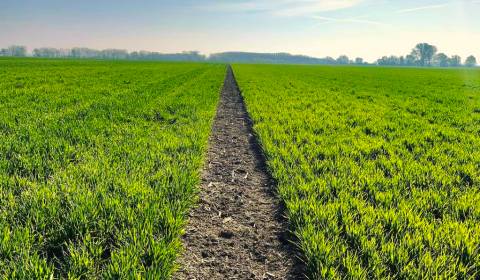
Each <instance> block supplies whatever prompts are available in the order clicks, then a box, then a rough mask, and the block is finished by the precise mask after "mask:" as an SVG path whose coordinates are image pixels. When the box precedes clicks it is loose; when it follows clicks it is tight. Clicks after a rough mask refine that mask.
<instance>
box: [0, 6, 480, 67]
mask: <svg viewBox="0 0 480 280" xmlns="http://www.w3.org/2000/svg"><path fill="white" fill-rule="evenodd" d="M417 42H429V43H432V44H434V45H436V46H437V47H438V48H439V51H443V52H446V53H447V54H449V55H452V54H459V55H461V56H462V58H465V57H466V56H467V55H470V54H474V55H476V56H477V58H480V0H453V1H448V0H443V1H437V0H415V1H414V0H401V1H400V0H398V1H397V0H395V1H391V0H231V1H219V0H197V1H194V0H176V1H174V0H77V1H69V0H0V46H1V47H6V46H7V45H10V44H22V45H26V46H28V47H29V48H30V49H32V48H34V47H47V46H51V47H63V48H69V47H74V46H84V47H91V48H98V49H102V48H122V49H128V50H150V51H160V52H177V51H183V50H198V51H200V52H202V53H207V54H208V53H213V52H220V51H255V52H290V53H294V54H306V55H312V56H317V57H324V56H327V55H328V56H333V57H337V56H338V55H340V54H346V55H348V56H350V57H352V58H354V57H356V56H361V57H364V58H365V59H367V60H369V61H372V60H374V59H377V58H378V57H380V56H382V55H390V54H395V55H401V54H406V53H408V52H409V51H410V49H411V48H412V47H413V46H414V45H415V43H417Z"/></svg>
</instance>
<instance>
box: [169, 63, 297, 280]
mask: <svg viewBox="0 0 480 280" xmlns="http://www.w3.org/2000/svg"><path fill="white" fill-rule="evenodd" d="M278 205H279V200H278V199H277V198H276V197H275V195H274V183H273V181H272V179H271V178H270V177H269V175H268V173H267V172H266V169H265V160H264V158H263V156H262V153H261V151H260V149H259V145H258V142H257V140H256V138H255V137H254V135H253V130H252V123H251V121H250V118H249V117H248V114H247V112H246V110H245V105H244V102H243V98H242V96H241V94H240V91H239V89H238V85H237V82H236V81H235V77H234V75H233V72H232V69H231V67H228V69H227V74H226V77H225V83H224V85H223V89H222V93H221V99H220V103H219V105H218V108H217V115H216V117H215V121H214V124H213V130H212V134H211V136H210V141H209V150H208V155H207V164H206V166H205V168H204V170H203V173H202V182H201V186H200V199H199V202H198V207H197V208H195V209H193V210H192V211H191V213H190V219H189V224H188V226H187V229H186V233H185V235H184V237H183V243H184V246H185V253H184V255H183V256H182V257H181V258H180V259H179V265H180V270H179V271H178V272H177V273H176V275H175V276H174V279H179V280H180V279H181V280H184V279H188V280H192V279H195V280H217V279H222V280H223V279H299V277H297V276H296V275H300V274H299V272H298V271H295V269H297V270H298V265H295V262H296V261H295V259H296V258H295V256H294V254H292V248H291V247H292V245H290V244H289V242H288V241H287V240H288V238H287V234H286V232H287V230H286V226H285V222H284V221H283V219H282V214H281V212H282V211H280V210H279V207H278Z"/></svg>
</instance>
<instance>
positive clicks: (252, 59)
mask: <svg viewBox="0 0 480 280" xmlns="http://www.w3.org/2000/svg"><path fill="white" fill-rule="evenodd" d="M0 56H13V57H25V56H33V57H43V58H90V59H129V60H164V61H211V62H244V63H273V64H325V65H335V64H336V65H349V64H353V65H372V64H369V63H367V62H365V61H364V60H363V58H361V57H357V58H355V59H353V60H351V59H350V58H349V57H348V56H346V55H341V56H339V57H338V58H336V59H335V58H333V57H325V58H316V57H310V56H305V55H292V54H289V53H251V52H223V53H216V54H212V55H210V56H208V57H207V56H205V55H203V54H200V53H199V52H195V51H193V52H182V53H173V54H164V53H159V52H149V51H134V52H128V51H127V50H122V49H106V50H95V49H90V48H72V49H57V48H36V49H33V51H32V53H31V54H30V53H28V52H27V48H26V47H25V46H16V45H14V46H10V47H8V48H5V49H0ZM373 65H391V66H417V67H431V66H434V67H460V66H466V67H474V66H476V65H477V60H476V58H475V57H474V56H473V55H471V56H469V57H467V58H466V59H465V61H464V62H462V59H461V57H460V56H458V55H452V56H447V55H446V54H444V53H438V51H437V47H435V46H433V45H430V44H428V43H419V44H417V45H416V46H415V47H414V48H413V49H412V51H411V52H410V54H407V55H405V56H393V55H392V56H384V57H382V58H380V59H378V60H377V61H376V62H375V63H373Z"/></svg>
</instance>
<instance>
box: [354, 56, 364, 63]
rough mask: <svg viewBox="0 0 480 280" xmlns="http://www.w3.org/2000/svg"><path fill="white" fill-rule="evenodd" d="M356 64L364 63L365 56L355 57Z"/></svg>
mask: <svg viewBox="0 0 480 280" xmlns="http://www.w3.org/2000/svg"><path fill="white" fill-rule="evenodd" d="M355 64H363V58H361V57H357V58H355Z"/></svg>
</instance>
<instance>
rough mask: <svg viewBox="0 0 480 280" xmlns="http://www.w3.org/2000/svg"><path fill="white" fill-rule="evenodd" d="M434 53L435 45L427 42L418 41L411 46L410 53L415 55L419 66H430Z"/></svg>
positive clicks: (435, 51) (435, 50)
mask: <svg viewBox="0 0 480 280" xmlns="http://www.w3.org/2000/svg"><path fill="white" fill-rule="evenodd" d="M436 53H437V47H435V46H433V45H430V44H428V43H419V44H417V45H416V46H415V48H413V50H412V53H411V55H412V56H413V57H415V60H416V61H418V64H419V65H420V66H430V65H432V59H433V57H434V55H435V54H436Z"/></svg>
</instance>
